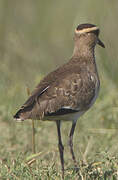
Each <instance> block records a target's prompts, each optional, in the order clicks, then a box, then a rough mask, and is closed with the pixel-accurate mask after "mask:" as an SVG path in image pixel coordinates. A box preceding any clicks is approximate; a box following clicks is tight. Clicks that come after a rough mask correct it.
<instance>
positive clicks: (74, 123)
mask: <svg viewBox="0 0 118 180" xmlns="http://www.w3.org/2000/svg"><path fill="white" fill-rule="evenodd" d="M75 126H76V122H73V123H72V127H71V131H70V135H69V146H70V152H71V155H72V159H73V161H74V165H75V169H76V170H77V171H78V168H77V161H76V159H75V155H74V151H73V134H74V130H75Z"/></svg>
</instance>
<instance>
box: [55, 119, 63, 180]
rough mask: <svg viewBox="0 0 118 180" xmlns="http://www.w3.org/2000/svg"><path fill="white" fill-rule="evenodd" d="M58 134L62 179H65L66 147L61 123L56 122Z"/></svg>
mask: <svg viewBox="0 0 118 180" xmlns="http://www.w3.org/2000/svg"><path fill="white" fill-rule="evenodd" d="M56 125H57V133H58V148H59V153H60V160H61V167H62V179H64V153H63V152H64V146H63V144H62V140H61V131H60V121H59V120H58V121H56Z"/></svg>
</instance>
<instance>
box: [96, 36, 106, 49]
mask: <svg viewBox="0 0 118 180" xmlns="http://www.w3.org/2000/svg"><path fill="white" fill-rule="evenodd" d="M97 44H99V45H100V46H101V47H103V48H105V45H104V43H103V42H102V41H101V40H100V39H99V38H98V40H97Z"/></svg>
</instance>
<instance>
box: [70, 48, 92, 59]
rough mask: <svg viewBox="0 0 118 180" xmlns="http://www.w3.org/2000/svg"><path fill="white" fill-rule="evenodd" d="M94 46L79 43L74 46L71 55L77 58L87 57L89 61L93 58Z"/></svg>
mask: <svg viewBox="0 0 118 180" xmlns="http://www.w3.org/2000/svg"><path fill="white" fill-rule="evenodd" d="M94 49H95V47H94V46H87V45H82V46H81V45H80V46H75V47H74V51H73V57H74V58H78V59H80V60H81V59H88V60H89V61H90V59H91V60H94V58H95V56H94Z"/></svg>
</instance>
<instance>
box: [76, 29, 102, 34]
mask: <svg viewBox="0 0 118 180" xmlns="http://www.w3.org/2000/svg"><path fill="white" fill-rule="evenodd" d="M98 29H99V28H98V27H91V28H84V29H82V30H77V29H75V32H76V33H77V34H83V33H87V32H91V31H95V30H98Z"/></svg>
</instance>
